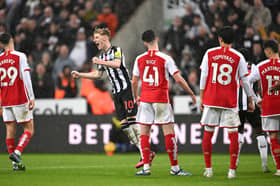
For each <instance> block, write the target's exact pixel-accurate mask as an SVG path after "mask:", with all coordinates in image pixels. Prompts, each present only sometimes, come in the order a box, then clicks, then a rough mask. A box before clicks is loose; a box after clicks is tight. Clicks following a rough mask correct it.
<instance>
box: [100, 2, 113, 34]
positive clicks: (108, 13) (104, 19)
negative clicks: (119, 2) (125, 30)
mask: <svg viewBox="0 0 280 186" xmlns="http://www.w3.org/2000/svg"><path fill="white" fill-rule="evenodd" d="M97 21H98V22H99V23H106V24H107V26H108V28H109V30H110V31H111V37H112V38H113V37H114V35H115V32H116V30H117V27H118V18H117V16H116V15H115V14H114V13H112V9H111V6H110V4H107V3H106V4H104V5H103V8H102V13H101V14H99V15H98V16H97Z"/></svg>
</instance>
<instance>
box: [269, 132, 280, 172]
mask: <svg viewBox="0 0 280 186" xmlns="http://www.w3.org/2000/svg"><path fill="white" fill-rule="evenodd" d="M269 137H270V144H271V152H272V155H273V158H274V161H275V164H276V168H277V171H276V173H275V174H274V175H275V176H280V145H279V142H278V132H269Z"/></svg>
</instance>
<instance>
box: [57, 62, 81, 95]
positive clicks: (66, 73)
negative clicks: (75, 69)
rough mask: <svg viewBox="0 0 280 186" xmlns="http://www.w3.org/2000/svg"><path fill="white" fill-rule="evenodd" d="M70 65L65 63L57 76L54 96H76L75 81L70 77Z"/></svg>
mask: <svg viewBox="0 0 280 186" xmlns="http://www.w3.org/2000/svg"><path fill="white" fill-rule="evenodd" d="M71 71H72V69H71V67H70V66H68V65H65V66H64V67H63V70H62V72H61V73H60V74H59V76H58V78H57V86H56V90H55V98H56V99H61V98H73V97H76V96H77V93H78V91H77V83H76V80H75V79H73V78H72V77H71Z"/></svg>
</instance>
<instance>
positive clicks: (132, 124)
mask: <svg viewBox="0 0 280 186" xmlns="http://www.w3.org/2000/svg"><path fill="white" fill-rule="evenodd" d="M127 121H128V125H129V128H131V130H130V131H132V133H133V136H135V139H136V141H137V144H135V145H136V147H137V148H138V149H139V152H140V155H141V158H140V161H139V162H138V163H137V164H136V165H135V168H140V167H142V166H143V165H144V161H143V154H142V152H141V147H140V137H141V129H140V124H137V123H136V118H135V116H134V117H128V118H127ZM154 157H155V152H152V151H151V152H150V162H151V163H152V161H153V159H154Z"/></svg>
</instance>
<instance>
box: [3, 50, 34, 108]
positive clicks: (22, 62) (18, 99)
mask: <svg viewBox="0 0 280 186" xmlns="http://www.w3.org/2000/svg"><path fill="white" fill-rule="evenodd" d="M24 71H30V68H29V66H28V63H27V58H26V55H25V54H23V53H21V52H18V51H6V52H3V53H2V54H0V87H1V100H2V102H1V106H3V107H8V106H16V105H22V104H24V103H27V102H28V96H27V91H26V88H25V85H24V81H23V78H22V77H23V76H22V74H23V72H24Z"/></svg>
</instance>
